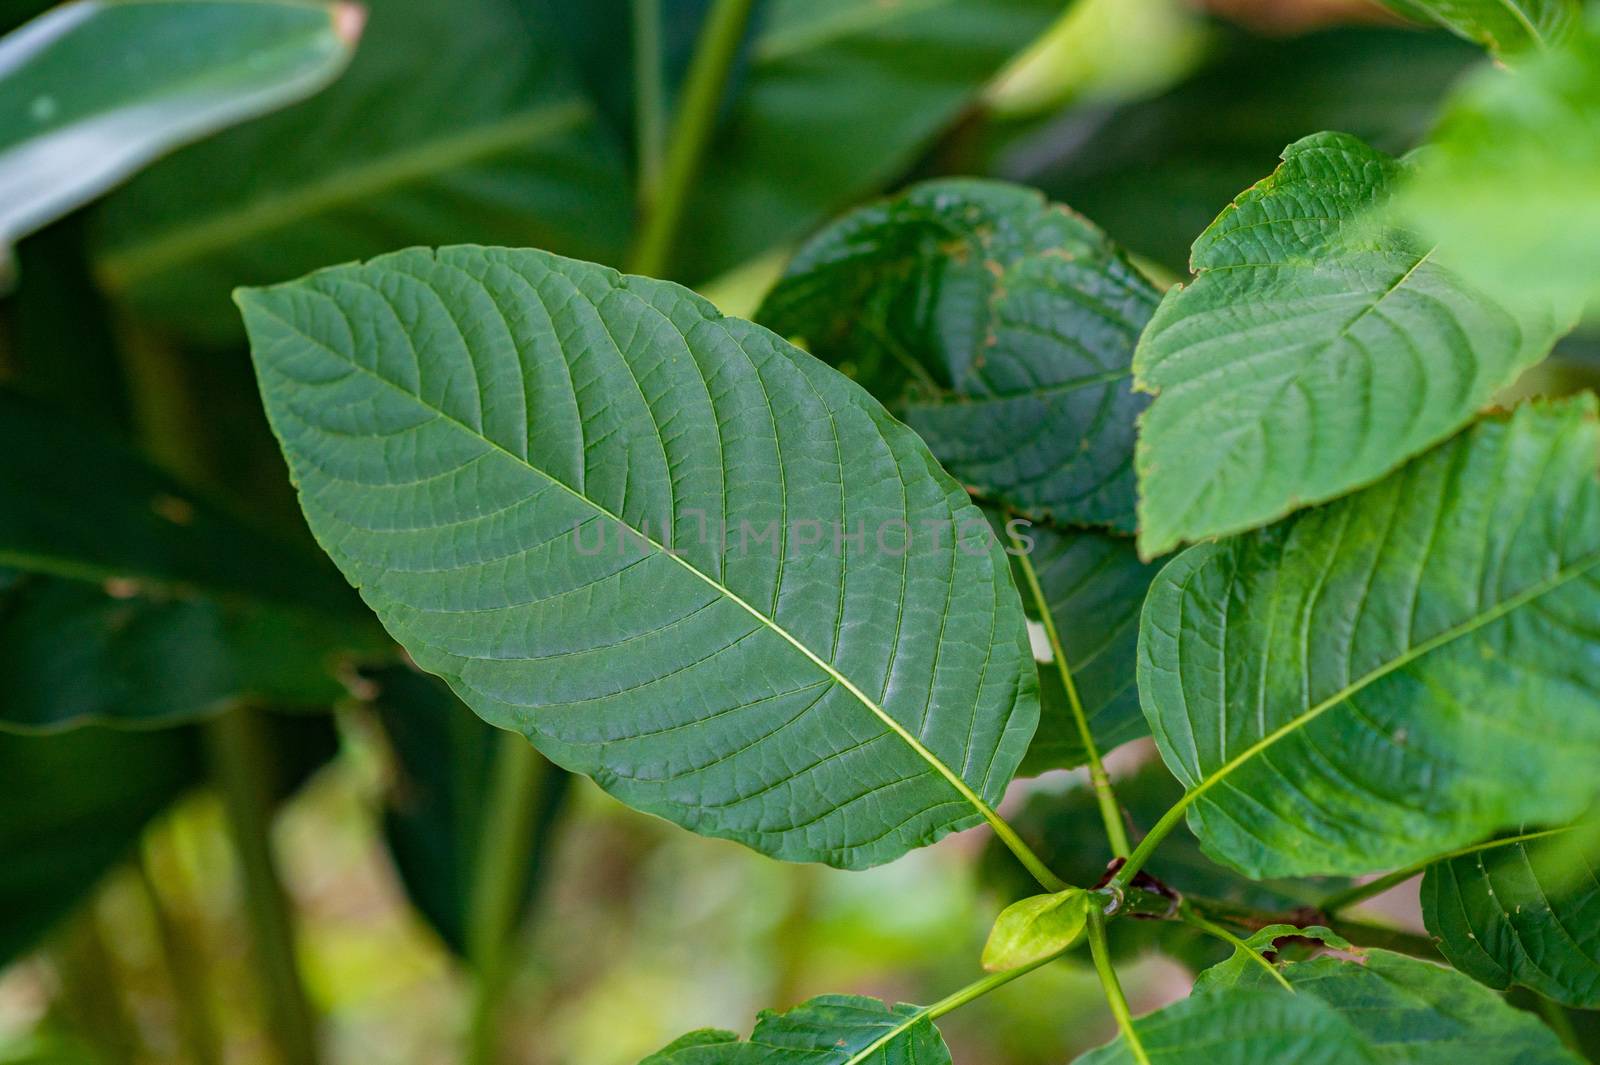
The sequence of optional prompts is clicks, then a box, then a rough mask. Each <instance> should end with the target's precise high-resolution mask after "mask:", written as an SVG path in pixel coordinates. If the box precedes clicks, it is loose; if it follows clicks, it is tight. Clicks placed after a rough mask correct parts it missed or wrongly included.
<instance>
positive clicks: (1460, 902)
mask: <svg viewBox="0 0 1600 1065" xmlns="http://www.w3.org/2000/svg"><path fill="white" fill-rule="evenodd" d="M1568 838H1569V837H1565V836H1544V837H1540V838H1532V839H1530V838H1525V837H1524V838H1521V839H1511V840H1507V841H1506V842H1504V843H1503V844H1501V845H1499V846H1495V847H1492V848H1489V849H1485V850H1481V851H1478V852H1476V853H1473V854H1464V855H1461V856H1460V857H1456V858H1452V859H1450V860H1449V861H1445V862H1440V863H1438V864H1436V865H1431V866H1429V867H1428V871H1427V872H1426V873H1425V874H1424V875H1423V877H1422V916H1423V920H1424V921H1426V922H1427V926H1428V931H1429V932H1431V933H1432V934H1433V936H1434V938H1435V939H1436V940H1437V941H1438V943H1439V949H1440V951H1442V952H1443V953H1444V956H1445V957H1446V958H1448V959H1450V964H1452V965H1454V966H1455V967H1456V968H1457V969H1460V970H1461V971H1462V972H1464V973H1466V974H1467V975H1468V976H1471V977H1472V978H1473V979H1475V980H1478V981H1479V982H1481V983H1484V984H1487V985H1488V986H1490V987H1492V988H1496V989H1498V990H1502V991H1503V990H1505V989H1506V988H1508V987H1510V986H1511V985H1512V984H1521V985H1523V986H1525V987H1529V988H1532V989H1533V990H1534V991H1537V992H1539V993H1540V994H1541V995H1544V996H1545V997H1547V998H1551V999H1554V1000H1555V1001H1557V1002H1560V1003H1563V1004H1565V1005H1568V1006H1575V1007H1579V1008H1583V1009H1594V1008H1596V1007H1600V875H1597V873H1596V863H1595V858H1594V855H1593V854H1591V853H1587V852H1586V850H1585V849H1582V848H1579V849H1576V850H1574V849H1572V848H1570V847H1568V846H1566V845H1565V844H1566V843H1567V842H1568Z"/></svg>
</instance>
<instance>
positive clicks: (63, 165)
mask: <svg viewBox="0 0 1600 1065" xmlns="http://www.w3.org/2000/svg"><path fill="white" fill-rule="evenodd" d="M360 29H361V9H360V8H358V7H356V6H355V5H353V4H342V3H341V4H318V3H306V2H299V0H296V2H288V0H230V2H226V3H222V2H215V0H185V2H183V3H174V2H171V0H77V2H76V3H70V4H63V5H62V6H60V7H58V8H55V9H54V10H52V11H50V12H48V13H47V14H45V15H43V16H41V17H40V18H38V19H36V20H35V21H33V22H31V23H29V24H28V25H26V26H24V27H22V28H21V29H19V30H17V31H15V32H14V33H12V34H10V35H8V36H7V37H5V39H4V40H0V255H4V254H5V253H6V246H7V245H9V244H10V243H12V242H14V241H15V240H17V238H19V237H22V236H25V235H27V234H28V233H31V232H33V231H34V230H36V229H38V228H40V227H41V226H43V225H44V224H45V223H47V222H49V221H51V220H52V219H55V218H58V217H60V216H61V215H64V214H66V213H67V212H68V211H71V210H72V209H73V208H75V207H78V206H81V205H82V204H83V203H85V202H87V201H88V200H91V199H93V198H94V197H96V196H98V195H100V194H101V193H103V192H105V191H106V190H107V189H108V188H110V187H112V186H113V185H115V184H117V183H118V182H119V181H121V180H123V179H124V178H126V177H127V176H128V175H129V174H130V173H132V172H133V171H135V170H137V169H139V168H140V167H142V166H144V165H145V164H146V163H149V162H150V161H151V160H152V159H154V158H156V157H157V156H159V155H161V154H163V153H165V152H168V151H170V150H172V149H173V148H175V147H177V146H178V145H180V144H184V143H187V142H188V141H192V140H195V139H197V138H199V137H203V136H205V135H206V134H208V133H212V132H214V131H216V130H218V129H222V128H223V127H225V126H230V125H233V124H234V123H236V122H240V121H243V120H244V119H247V118H251V117H254V116H255V115H259V114H261V113H263V112H265V111H271V110H273V109H275V108H278V107H282V106H283V105H285V104H287V103H290V102H292V101H294V100H298V99H299V98H301V97H303V96H307V95H309V94H310V93H312V92H315V91H316V90H317V89H319V88H321V87H322V86H323V85H325V84H327V83H328V82H329V81H331V80H332V79H333V78H334V77H335V76H336V75H337V74H338V73H339V71H340V70H342V69H343V68H344V65H345V63H346V62H348V61H349V59H350V53H351V51H352V50H353V48H354V46H355V40H356V37H357V36H358V35H359V33H360Z"/></svg>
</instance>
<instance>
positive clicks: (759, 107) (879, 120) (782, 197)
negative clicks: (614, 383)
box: [672, 0, 1061, 281]
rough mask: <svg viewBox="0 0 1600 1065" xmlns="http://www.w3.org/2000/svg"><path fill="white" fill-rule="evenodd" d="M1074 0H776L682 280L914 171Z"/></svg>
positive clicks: (700, 191)
mask: <svg viewBox="0 0 1600 1065" xmlns="http://www.w3.org/2000/svg"><path fill="white" fill-rule="evenodd" d="M1060 13H1061V4H1060V0H921V2H918V3H913V4H907V3H882V2H881V0H768V3H767V4H766V6H765V8H764V12H763V18H762V22H761V26H760V29H759V31H758V32H757V35H756V38H755V41H754V42H753V44H752V45H751V50H750V58H749V69H748V70H747V71H746V72H745V75H744V82H743V85H742V88H741V91H740V93H739V95H738V97H737V99H736V100H735V101H734V103H733V106H732V107H731V108H730V109H729V110H728V113H727V114H726V115H725V116H724V118H723V121H722V123H721V125H720V126H719V129H718V132H717V136H716V138H715V139H714V140H713V141H712V143H711V146H710V147H709V149H708V150H707V154H706V158H707V159H709V160H713V161H714V165H708V166H707V167H705V169H704V170H703V172H702V173H701V176H700V180H699V182H698V183H697V184H696V186H695V188H694V194H693V196H692V197H691V199H690V205H689V208H688V217H691V218H693V219H694V220H695V228H694V239H693V240H684V241H682V242H680V244H679V246H678V248H677V260H676V261H677V267H676V269H675V270H674V271H673V273H672V276H674V277H680V278H682V279H684V280H694V281H698V280H701V279H703V278H706V277H710V276H713V275H715V274H719V273H721V272H723V271H724V270H727V269H729V268H730V267H733V266H736V265H738V264H739V263H741V262H744V261H745V260H746V259H749V258H750V257H752V256H754V255H756V254H757V253H759V252H762V251H764V250H766V249H768V248H771V247H774V246H776V245H779V244H782V243H784V242H786V241H792V240H796V239H798V238H800V237H803V236H804V235H805V234H806V233H808V232H809V231H810V230H812V229H813V228H815V227H816V226H817V225H818V224H819V223H821V222H822V221H824V220H825V219H827V218H830V217H832V216H833V215H835V214H837V213H838V212H840V211H842V210H844V209H845V208H846V207H849V206H850V205H851V204H853V203H855V202H856V201H858V200H860V199H861V197H863V196H865V195H867V194H869V193H871V192H873V191H875V190H877V189H879V188H881V187H883V186H884V185H886V184H887V183H888V182H890V181H891V180H893V179H895V178H896V177H898V176H900V175H901V174H902V173H903V172H904V171H905V170H906V169H907V168H908V167H909V166H910V165H911V164H912V163H913V162H914V161H915V159H916V156H917V155H918V153H920V152H921V151H922V150H923V149H924V148H925V147H926V146H927V145H928V143H929V141H931V140H932V139H933V138H934V136H935V135H936V134H938V132H939V131H940V130H942V129H943V128H944V127H945V126H947V125H949V124H950V123H951V122H952V121H953V120H954V119H955V118H956V117H957V116H958V115H959V114H960V112H961V110H962V109H963V108H964V107H966V106H967V105H968V104H969V103H970V102H971V101H972V99H973V98H974V97H975V96H976V95H977V93H978V91H979V89H981V88H982V87H983V86H984V85H985V84H986V83H987V82H988V81H989V80H990V79H991V78H992V77H994V75H995V74H997V73H998V72H999V71H1000V69H1001V67H1003V66H1004V65H1005V63H1006V62H1007V61H1008V60H1009V59H1010V58H1011V57H1012V56H1013V55H1014V54H1015V53H1017V52H1019V51H1021V50H1022V49H1023V48H1024V47H1025V46H1027V45H1028V44H1030V43H1031V42H1032V41H1033V40H1034V38H1036V37H1037V36H1039V34H1041V33H1043V32H1044V30H1045V28H1046V27H1047V26H1049V24H1050V23H1051V21H1052V20H1054V19H1055V18H1057V17H1058V16H1059V15H1060Z"/></svg>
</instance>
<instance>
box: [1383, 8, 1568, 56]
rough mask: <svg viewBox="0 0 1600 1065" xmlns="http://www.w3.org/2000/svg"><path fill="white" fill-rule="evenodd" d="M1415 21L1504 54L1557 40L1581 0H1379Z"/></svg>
mask: <svg viewBox="0 0 1600 1065" xmlns="http://www.w3.org/2000/svg"><path fill="white" fill-rule="evenodd" d="M1383 2H1384V4H1386V5H1387V6H1389V7H1391V8H1393V9H1394V10H1395V11H1398V12H1399V13H1400V14H1402V15H1405V16H1407V17H1409V18H1414V19H1417V20H1418V21H1419V22H1436V23H1438V24H1439V25H1441V26H1444V27H1446V28H1447V29H1449V30H1450V31H1451V32H1453V33H1456V34H1458V35H1460V36H1462V37H1465V38H1466V39H1467V40H1469V41H1477V42H1478V43H1479V44H1481V45H1483V46H1484V47H1485V48H1487V49H1489V50H1490V51H1491V52H1495V53H1496V54H1500V55H1510V54H1513V53H1516V52H1526V51H1530V50H1533V49H1538V48H1550V47H1553V46H1555V45H1558V44H1560V43H1561V42H1562V41H1563V40H1564V39H1565V38H1566V37H1567V35H1568V34H1569V33H1571V32H1572V28H1573V27H1574V26H1575V25H1577V23H1578V22H1579V21H1580V20H1581V19H1582V15H1583V3H1582V0H1383Z"/></svg>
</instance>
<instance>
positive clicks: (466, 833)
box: [364, 666, 572, 956]
mask: <svg viewBox="0 0 1600 1065" xmlns="http://www.w3.org/2000/svg"><path fill="white" fill-rule="evenodd" d="M364 678H365V679H366V680H367V681H368V682H369V683H371V684H373V685H375V686H376V689H377V690H376V694H375V695H374V696H373V700H372V705H373V708H374V709H375V710H376V711H377V715H378V719H379V720H380V721H381V722H382V723H383V730H384V734H385V735H386V736H387V737H388V739H389V747H390V749H391V750H392V751H393V753H394V763H395V764H394V770H395V779H394V784H393V787H392V789H391V791H390V792H389V795H388V801H387V803H386V805H385V809H384V815H383V828H384V835H385V837H386V838H387V839H388V842H389V853H390V854H391V855H393V857H394V863H395V868H396V869H397V870H398V871H399V873H400V881H401V883H402V884H403V885H404V886H405V889H406V894H407V895H409V896H410V898H411V901H412V902H413V903H414V904H415V905H416V907H417V909H418V911H419V912H420V913H421V914H422V915H423V917H425V918H426V919H427V921H428V923H429V924H431V925H432V926H433V928H434V930H435V931H436V932H438V933H439V936H440V938H442V939H443V940H444V942H445V943H446V945H448V946H449V947H450V949H451V950H453V951H455V952H456V954H458V955H463V956H464V955H465V953H466V930H467V911H468V906H469V903H470V901H471V899H472V892H473V877H474V875H475V874H476V871H477V869H478V868H479V866H478V850H479V841H480V839H481V833H482V831H483V822H484V814H485V809H486V804H487V802H488V801H489V798H490V788H489V777H490V769H491V767H492V765H493V762H494V751H495V740H496V738H497V737H499V736H500V735H501V733H500V730H498V729H496V728H493V727H491V726H489V725H486V724H484V723H483V722H482V721H481V720H479V719H478V717H477V716H476V715H474V714H473V713H472V711H471V710H468V709H467V708H466V707H465V706H463V705H462V704H461V701H460V700H459V699H457V698H456V697H455V696H454V695H452V694H451V693H450V689H449V688H448V687H446V686H445V685H444V684H443V683H442V682H440V681H439V680H437V679H435V678H433V677H430V676H427V675H425V674H422V673H418V672H416V671H415V670H411V669H406V668H405V667H403V666H394V667H390V668H388V669H382V670H377V671H373V672H370V673H366V674H364ZM571 779H572V778H571V776H569V775H568V774H567V773H565V772H563V771H561V770H559V769H556V768H555V767H554V766H549V767H548V769H547V772H546V774H545V776H544V777H543V778H542V779H541V780H540V782H539V785H538V794H537V797H536V798H535V799H534V802H535V804H536V807H537V811H536V812H535V814H534V816H533V817H532V818H530V823H529V825H528V833H529V842H528V853H530V854H531V855H533V861H532V864H531V865H530V866H529V868H528V869H527V871H526V876H525V880H524V884H523V893H522V894H523V904H524V906H526V904H527V901H528V900H529V899H531V898H532V897H533V894H534V892H535V891H536V890H537V887H538V884H539V883H540V881H541V880H542V879H543V875H544V873H545V872H546V871H547V868H548V866H547V860H548V850H547V847H548V843H549V839H550V835H551V830H552V829H553V828H554V827H555V824H556V815H557V814H558V813H559V812H560V810H561V806H562V801H563V799H564V797H565V795H566V793H567V785H568V783H569V782H570V781H571Z"/></svg>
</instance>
